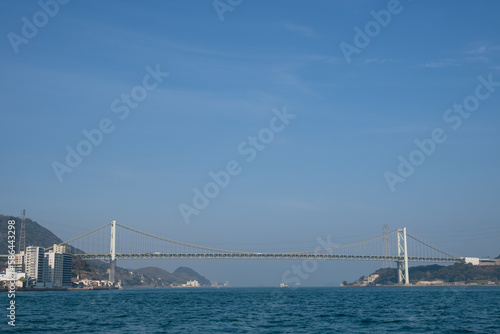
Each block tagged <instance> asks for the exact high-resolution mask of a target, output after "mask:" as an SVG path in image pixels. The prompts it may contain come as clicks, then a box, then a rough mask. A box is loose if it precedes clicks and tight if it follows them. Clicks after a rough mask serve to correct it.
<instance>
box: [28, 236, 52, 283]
mask: <svg viewBox="0 0 500 334" xmlns="http://www.w3.org/2000/svg"><path fill="white" fill-rule="evenodd" d="M24 266H25V269H26V275H28V277H29V278H30V280H31V281H32V282H33V283H34V285H35V286H37V287H43V286H45V271H46V267H47V262H46V261H45V249H44V248H43V247H35V246H29V247H27V248H26V252H25V255H24Z"/></svg>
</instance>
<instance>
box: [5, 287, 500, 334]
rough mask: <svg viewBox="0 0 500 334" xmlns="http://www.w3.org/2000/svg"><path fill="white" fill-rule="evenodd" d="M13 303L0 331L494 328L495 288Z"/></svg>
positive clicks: (498, 320) (75, 296) (27, 296)
mask: <svg viewBox="0 0 500 334" xmlns="http://www.w3.org/2000/svg"><path fill="white" fill-rule="evenodd" d="M0 296H2V297H0V298H1V300H3V302H2V303H3V305H5V307H6V306H7V303H8V298H7V295H6V294H2V295H0ZM15 300H16V306H17V309H16V327H11V326H8V325H7V320H8V319H7V317H6V316H5V315H6V314H7V311H6V310H5V308H4V307H2V309H3V310H4V311H3V314H2V323H1V324H0V332H2V333H4V332H8V333H10V332H14V333H15V332H22V333H38V332H44V333H385V332H392V333H500V288H498V287H468V288H463V287H462V288H459V287H457V288H443V287H429V288H394V287H393V288H299V289H279V288H223V289H203V288H200V289H198V288H194V289H142V290H113V291H68V292H24V293H23V292H18V293H17V295H16V299H15Z"/></svg>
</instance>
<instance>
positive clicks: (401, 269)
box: [397, 227, 410, 284]
mask: <svg viewBox="0 0 500 334" xmlns="http://www.w3.org/2000/svg"><path fill="white" fill-rule="evenodd" d="M397 234H398V257H399V258H401V257H403V259H402V260H401V259H399V260H398V261H397V262H398V284H403V281H404V284H410V276H409V275H408V247H407V243H406V227H403V228H398V229H397Z"/></svg>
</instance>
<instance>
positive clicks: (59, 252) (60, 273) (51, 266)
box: [45, 245, 72, 287]
mask: <svg viewBox="0 0 500 334" xmlns="http://www.w3.org/2000/svg"><path fill="white" fill-rule="evenodd" d="M67 250H68V248H66V246H59V245H54V247H53V251H50V252H48V253H46V254H45V257H46V258H47V280H48V281H49V282H51V284H52V286H53V287H70V286H71V269H72V263H71V260H72V258H71V254H69V253H65V252H66V251H67Z"/></svg>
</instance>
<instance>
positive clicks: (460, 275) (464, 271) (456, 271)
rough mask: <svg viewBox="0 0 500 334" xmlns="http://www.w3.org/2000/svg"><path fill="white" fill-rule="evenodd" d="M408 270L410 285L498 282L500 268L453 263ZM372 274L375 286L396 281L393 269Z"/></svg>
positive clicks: (395, 272)
mask: <svg viewBox="0 0 500 334" xmlns="http://www.w3.org/2000/svg"><path fill="white" fill-rule="evenodd" d="M408 269H409V274H410V281H411V282H412V283H415V282H417V281H433V280H439V279H442V280H444V281H445V282H466V283H470V282H477V281H492V282H500V266H474V265H472V264H470V263H455V264H453V265H450V266H440V265H437V264H433V265H428V266H416V267H410V268H408ZM374 274H378V275H379V277H378V278H377V279H376V280H375V282H374V283H375V284H395V283H397V281H398V280H397V276H396V274H397V271H396V269H395V268H382V269H379V270H377V271H376V272H374Z"/></svg>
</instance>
